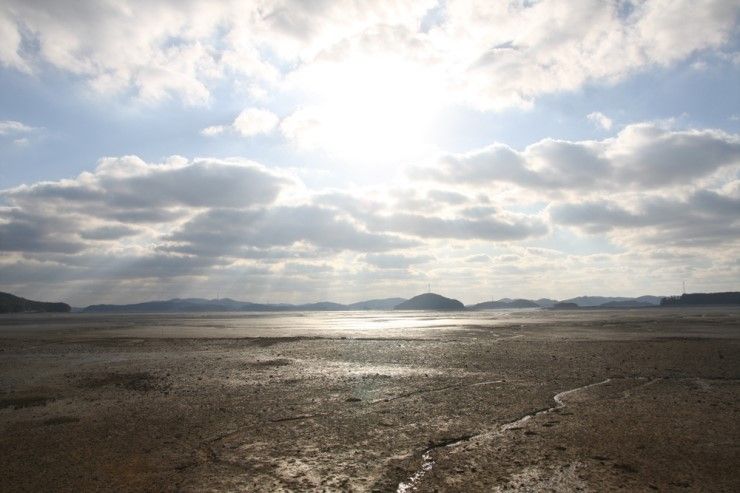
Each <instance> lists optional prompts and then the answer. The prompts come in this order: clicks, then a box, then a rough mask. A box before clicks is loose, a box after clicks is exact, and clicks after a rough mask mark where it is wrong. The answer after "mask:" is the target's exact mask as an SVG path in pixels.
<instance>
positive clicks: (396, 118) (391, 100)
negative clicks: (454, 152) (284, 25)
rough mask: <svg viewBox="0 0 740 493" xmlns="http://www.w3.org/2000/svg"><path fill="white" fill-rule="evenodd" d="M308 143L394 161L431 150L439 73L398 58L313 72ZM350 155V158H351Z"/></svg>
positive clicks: (345, 154) (355, 157)
mask: <svg viewBox="0 0 740 493" xmlns="http://www.w3.org/2000/svg"><path fill="white" fill-rule="evenodd" d="M314 76H315V77H314V80H313V81H312V86H313V87H314V88H315V93H314V96H315V97H316V103H315V105H313V106H312V107H311V109H310V111H309V113H310V124H308V125H306V128H304V130H305V131H306V132H307V133H308V135H309V138H308V140H309V144H310V145H313V146H315V147H318V148H321V149H323V150H325V151H327V152H328V153H330V154H333V155H335V156H337V157H340V158H346V159H348V161H349V160H351V161H352V162H359V163H363V164H367V163H368V162H372V163H373V164H376V165H381V164H383V163H385V164H398V163H400V162H403V161H409V160H414V159H418V158H421V157H424V156H426V155H428V154H430V153H433V151H434V148H435V146H434V142H433V139H432V138H431V134H432V130H433V127H434V125H435V123H436V120H437V117H438V114H439V111H440V109H441V108H442V106H443V104H444V93H443V91H442V84H440V79H439V77H436V76H434V74H432V73H430V72H429V71H428V70H424V69H422V68H420V67H416V66H414V65H413V64H410V63H407V62H406V63H402V62H401V61H399V60H389V59H383V60H371V61H363V62H355V63H343V64H341V65H338V64H332V65H330V66H328V67H324V68H323V70H321V72H320V73H316V74H314ZM350 158H351V159H350Z"/></svg>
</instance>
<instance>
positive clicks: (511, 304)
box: [466, 298, 541, 310]
mask: <svg viewBox="0 0 740 493" xmlns="http://www.w3.org/2000/svg"><path fill="white" fill-rule="evenodd" d="M466 308H468V309H470V310H496V309H501V308H541V306H540V305H538V304H537V303H535V302H534V301H530V300H522V299H518V300H512V299H509V298H506V299H503V300H498V301H484V302H483V303H477V304H475V305H470V306H467V307H466Z"/></svg>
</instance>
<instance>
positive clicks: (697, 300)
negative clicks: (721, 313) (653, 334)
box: [660, 291, 740, 306]
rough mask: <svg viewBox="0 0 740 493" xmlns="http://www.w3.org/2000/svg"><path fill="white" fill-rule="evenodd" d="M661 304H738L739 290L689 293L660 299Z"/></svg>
mask: <svg viewBox="0 0 740 493" xmlns="http://www.w3.org/2000/svg"><path fill="white" fill-rule="evenodd" d="M660 305H661V306H701V305H740V292H738V291H728V292H724V293H690V294H682V295H681V296H670V297H666V298H663V299H662V300H660Z"/></svg>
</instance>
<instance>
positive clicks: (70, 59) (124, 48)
mask: <svg viewBox="0 0 740 493" xmlns="http://www.w3.org/2000/svg"><path fill="white" fill-rule="evenodd" d="M438 8H439V7H438V2H436V1H433V0H428V1H422V2H418V1H398V0H378V1H375V2H370V3H367V2H365V3H357V2H354V1H350V0H333V1H324V2H304V1H298V0H265V1H259V2H216V3H214V2H207V1H205V0H203V1H199V0H191V1H188V2H179V1H178V2H175V1H172V0H156V1H152V2H149V3H147V8H146V9H142V8H141V7H140V6H139V5H138V3H136V2H134V1H133V0H123V1H119V2H114V3H100V2H97V1H93V0H87V1H82V2H78V3H76V4H75V8H69V6H68V5H67V4H66V3H65V2H54V1H44V2H27V1H23V0H7V1H6V2H4V4H3V7H2V8H0V34H1V35H2V39H3V43H2V44H1V45H0V63H1V64H3V65H5V66H8V67H13V68H15V69H18V70H23V71H29V70H32V71H35V72H37V73H42V71H41V68H42V67H43V65H44V64H49V65H51V66H53V67H55V68H57V69H60V70H63V71H67V72H69V73H72V74H75V75H76V76H78V77H80V78H82V79H84V80H86V81H88V83H89V84H90V86H91V87H92V88H93V89H94V90H96V91H100V92H104V93H125V92H126V91H131V90H132V91H133V93H134V94H135V95H136V97H137V98H139V99H140V100H142V101H145V102H149V103H151V102H158V101H161V100H163V99H167V98H170V97H176V98H179V99H181V100H182V101H183V102H184V103H185V104H190V105H201V104H206V103H208V102H209V100H210V98H211V91H212V90H213V88H214V87H215V86H216V85H217V84H222V83H223V80H224V79H227V80H234V81H237V82H238V83H239V84H240V85H241V86H242V87H264V88H265V90H267V91H276V90H280V89H281V88H282V89H285V87H284V86H283V85H282V83H283V81H284V80H289V81H290V84H292V83H299V84H300V81H301V80H303V78H302V77H294V75H299V74H303V73H305V72H314V74H315V75H316V74H318V75H319V79H323V80H325V81H331V80H332V79H331V75H336V74H337V73H344V74H345V75H346V74H351V73H352V71H353V70H355V68H356V67H357V66H358V64H361V63H364V62H365V61H367V60H368V59H374V60H381V61H382V62H383V63H386V62H389V61H392V60H395V61H398V62H400V65H402V66H413V65H414V64H418V65H420V66H424V67H426V70H425V72H424V74H423V75H424V77H425V78H426V80H427V84H424V85H420V86H419V89H423V88H425V87H427V86H428V85H433V86H439V87H441V88H443V94H445V95H446V98H447V99H450V100H453V101H454V102H465V103H466V104H468V105H470V106H471V107H474V108H478V109H491V108H503V107H508V106H512V105H514V106H517V105H519V106H527V105H531V104H532V103H533V101H535V100H536V98H537V97H539V96H540V95H543V94H548V93H553V92H558V91H569V90H574V89H577V88H579V87H581V86H583V85H584V84H586V83H589V82H598V81H604V82H613V81H615V80H618V79H620V78H623V77H625V76H628V75H629V74H631V73H634V72H635V71H640V70H645V69H647V68H650V67H652V66H656V65H658V66H666V65H669V64H672V63H675V62H677V61H679V60H683V59H686V58H688V57H690V56H691V55H692V54H694V53H697V52H700V51H702V50H715V49H721V48H722V47H724V46H725V45H726V43H727V41H728V39H730V37H731V35H732V33H733V32H734V29H735V27H736V22H737V16H738V6H737V4H736V2H730V1H726V0H701V1H697V0H694V1H690V0H678V1H677V0H653V1H650V2H636V3H632V2H604V1H602V0H584V1H581V2H578V5H573V3H572V2H568V1H565V0H542V1H540V2H484V1H480V0H449V1H447V2H445V4H444V13H443V15H438V16H437V17H438V18H437V22H435V23H434V25H431V26H430V25H426V26H425V28H424V29H420V26H421V25H422V21H423V20H424V19H425V18H426V17H427V15H428V13H429V11H430V10H431V9H438ZM21 27H22V28H21ZM686 33H691V34H690V35H686ZM290 84H288V85H289V86H290ZM314 88H315V86H308V87H305V86H298V87H295V86H292V87H290V89H291V90H296V93H297V94H304V95H305V94H307V93H306V91H307V90H308V91H310V90H313V89H314ZM403 94H411V95H413V92H412V93H408V92H403ZM308 99H309V100H310V99H311V98H310V94H309V95H308ZM313 102H314V101H300V102H299V104H308V103H313Z"/></svg>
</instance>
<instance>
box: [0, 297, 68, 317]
mask: <svg viewBox="0 0 740 493" xmlns="http://www.w3.org/2000/svg"><path fill="white" fill-rule="evenodd" d="M70 310H71V307H70V306H69V305H68V304H66V303H47V302H45V301H33V300H27V299H26V298H21V297H19V296H15V295H13V294H10V293H0V313H67V312H69V311H70Z"/></svg>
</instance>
